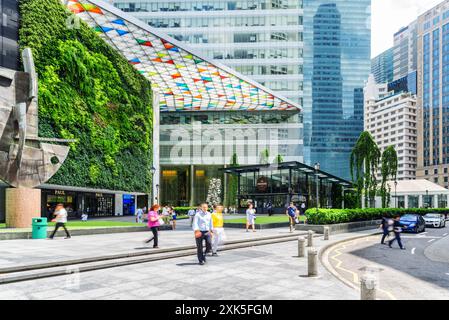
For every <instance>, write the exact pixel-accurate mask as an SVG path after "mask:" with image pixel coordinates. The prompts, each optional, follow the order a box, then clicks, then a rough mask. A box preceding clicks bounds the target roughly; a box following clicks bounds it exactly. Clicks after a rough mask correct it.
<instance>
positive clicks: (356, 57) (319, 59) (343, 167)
mask: <svg viewBox="0 0 449 320" xmlns="http://www.w3.org/2000/svg"><path fill="white" fill-rule="evenodd" d="M370 5H371V0H362V1H361V0H357V1H355V0H353V1H347V0H346V1H324V0H305V1H304V149H305V150H304V157H305V162H306V163H310V164H313V163H315V162H319V163H320V164H321V168H323V169H324V170H326V171H329V172H330V173H333V174H335V175H337V176H341V177H344V178H350V172H349V158H350V154H351V151H352V148H353V147H354V145H355V142H356V141H357V139H358V137H359V135H360V133H361V132H362V131H363V87H364V83H365V81H366V79H367V78H368V75H369V74H370V70H371V57H370V55H371V30H370V15H371V6H370Z"/></svg>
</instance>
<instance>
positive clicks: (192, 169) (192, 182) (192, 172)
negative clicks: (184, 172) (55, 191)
mask: <svg viewBox="0 0 449 320" xmlns="http://www.w3.org/2000/svg"><path fill="white" fill-rule="evenodd" d="M190 206H191V207H194V206H196V204H195V166H194V165H190Z"/></svg>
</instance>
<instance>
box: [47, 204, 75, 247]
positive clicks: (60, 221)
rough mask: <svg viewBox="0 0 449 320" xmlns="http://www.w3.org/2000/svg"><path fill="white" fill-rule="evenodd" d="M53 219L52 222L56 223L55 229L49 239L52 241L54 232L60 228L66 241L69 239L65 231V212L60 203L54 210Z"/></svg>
mask: <svg viewBox="0 0 449 320" xmlns="http://www.w3.org/2000/svg"><path fill="white" fill-rule="evenodd" d="M54 215H55V219H53V220H52V221H55V222H56V225H55V229H54V230H53V233H52V234H51V236H50V239H53V238H54V237H55V234H56V232H57V231H58V229H59V228H60V227H62V228H64V231H65V234H66V239H70V238H71V236H70V233H69V231H68V230H67V228H66V226H65V224H66V223H67V210H66V209H64V205H63V204H62V203H59V204H58V205H57V206H56V208H55V213H54Z"/></svg>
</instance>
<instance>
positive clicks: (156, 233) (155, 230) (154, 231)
mask: <svg viewBox="0 0 449 320" xmlns="http://www.w3.org/2000/svg"><path fill="white" fill-rule="evenodd" d="M151 232H153V238H150V239H148V240H147V241H146V242H147V243H150V242H151V241H153V240H154V243H153V247H157V246H158V243H159V241H158V240H159V238H158V232H157V227H151Z"/></svg>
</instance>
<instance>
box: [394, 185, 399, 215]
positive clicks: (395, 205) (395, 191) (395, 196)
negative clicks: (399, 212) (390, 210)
mask: <svg viewBox="0 0 449 320" xmlns="http://www.w3.org/2000/svg"><path fill="white" fill-rule="evenodd" d="M397 187H398V180H394V207H395V208H397V207H398V194H397Z"/></svg>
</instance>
